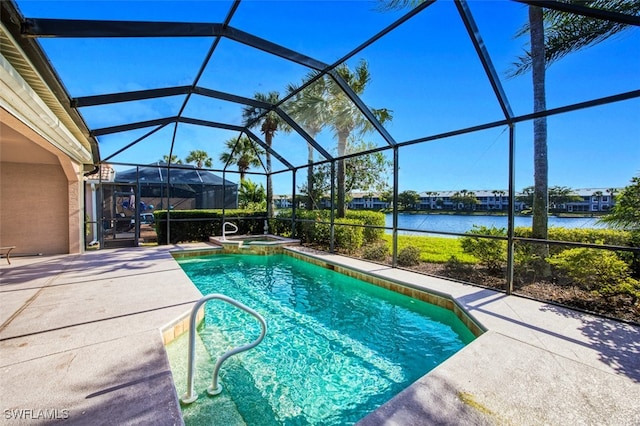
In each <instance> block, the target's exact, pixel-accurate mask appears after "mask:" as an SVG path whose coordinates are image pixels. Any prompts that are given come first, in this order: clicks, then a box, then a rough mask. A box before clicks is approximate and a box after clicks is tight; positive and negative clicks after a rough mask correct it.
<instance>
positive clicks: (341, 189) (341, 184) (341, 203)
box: [336, 132, 349, 218]
mask: <svg viewBox="0 0 640 426" xmlns="http://www.w3.org/2000/svg"><path fill="white" fill-rule="evenodd" d="M348 137H349V132H346V133H345V132H339V133H338V157H342V156H343V155H344V154H345V152H346V150H347V138H348ZM337 173H338V175H337V176H336V180H337V182H336V186H337V187H338V209H337V217H339V218H343V217H345V215H346V211H345V204H346V189H345V178H346V172H345V168H344V159H340V160H338V171H337Z"/></svg>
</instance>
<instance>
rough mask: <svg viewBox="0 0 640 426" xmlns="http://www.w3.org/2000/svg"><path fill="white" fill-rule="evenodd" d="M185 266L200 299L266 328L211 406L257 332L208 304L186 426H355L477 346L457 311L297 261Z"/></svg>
mask: <svg viewBox="0 0 640 426" xmlns="http://www.w3.org/2000/svg"><path fill="white" fill-rule="evenodd" d="M179 263H180V265H181V267H182V268H183V269H184V271H185V272H186V273H187V274H188V275H189V277H190V278H191V280H192V281H193V282H194V284H195V285H196V286H197V287H198V289H199V290H200V291H201V292H202V294H209V293H221V294H224V295H226V296H229V297H232V298H234V299H236V300H238V301H240V302H242V303H244V304H245V305H247V306H249V307H251V308H253V309H255V310H256V311H257V312H259V313H260V314H261V315H262V316H263V317H264V318H265V320H266V322H267V326H268V331H267V335H266V337H265V339H264V341H263V342H262V343H261V344H260V345H259V346H258V347H256V348H254V349H252V350H250V351H248V352H244V353H242V354H240V355H237V356H234V357H232V358H230V359H229V360H227V361H226V362H225V364H223V366H222V369H221V371H220V382H221V383H222V386H223V393H222V395H220V396H218V397H208V396H206V394H205V392H204V390H205V388H206V385H208V384H209V382H210V380H211V371H212V363H215V360H216V359H217V357H218V356H219V355H222V353H224V352H225V351H226V350H228V349H230V348H231V347H235V346H238V345H241V344H245V343H248V342H250V341H252V340H253V339H255V338H256V337H257V336H258V335H259V334H260V327H259V324H258V322H257V321H256V319H255V318H253V317H251V316H249V315H248V314H246V313H244V312H242V311H240V310H239V309H237V308H235V307H233V306H231V305H228V304H226V303H224V302H221V301H210V302H208V303H207V304H206V305H205V306H206V321H205V324H204V325H203V326H202V327H201V328H200V329H199V335H200V338H201V343H202V347H201V349H200V353H198V356H197V359H196V361H197V363H198V367H197V369H198V370H199V372H198V376H196V377H197V380H196V392H198V393H199V394H200V395H201V396H200V399H198V401H196V402H195V403H194V404H192V405H191V406H188V407H184V408H183V413H184V418H185V422H186V423H187V424H199V423H202V424H224V425H229V424H247V425H252V426H253V425H277V424H287V425H304V424H313V425H345V424H353V423H355V422H357V421H358V420H360V419H362V418H363V417H364V416H366V415H367V414H369V413H370V412H372V411H374V410H375V409H376V408H378V407H379V406H380V405H382V404H383V403H384V402H386V401H388V400H389V399H391V398H392V397H393V396H395V395H396V394H397V393H399V392H400V391H401V390H403V389H404V388H406V387H407V386H409V385H410V384H411V383H412V382H414V381H415V380H417V379H418V378H419V377H421V376H423V375H424V374H426V373H427V372H428V371H430V370H431V369H433V368H434V367H436V366H437V365H438V364H440V363H441V362H442V361H444V360H445V359H447V358H448V357H450V356H451V355H453V354H454V353H455V352H457V351H458V350H460V349H461V348H462V347H464V346H465V345H466V344H467V343H469V342H471V341H472V340H473V339H474V336H473V334H472V333H471V332H470V331H469V330H468V329H467V328H466V327H465V326H464V324H463V323H462V322H461V321H460V320H459V319H458V318H457V317H456V316H455V315H454V314H453V312H451V311H449V310H446V309H443V308H440V307H437V306H434V305H430V304H428V303H424V302H421V301H418V300H415V299H411V298H409V297H406V296H403V295H400V294H397V293H395V292H392V291H389V290H385V289H382V288H379V287H376V286H373V285H370V284H368V283H365V282H362V281H359V280H356V279H354V278H350V277H347V276H345V275H342V274H339V273H336V272H334V271H331V270H329V269H326V268H322V267H319V266H315V265H312V264H310V263H307V262H304V261H300V260H297V259H294V258H291V257H290V256H286V255H270V256H258V255H213V256H204V257H197V258H188V259H182V260H180V261H179ZM182 340H184V339H182ZM172 345H173V344H172ZM177 345H178V346H180V345H181V346H184V348H186V345H185V344H181V343H180V342H177ZM170 346H171V345H170ZM184 350H186V349H184ZM180 351H182V349H180ZM173 352H176V350H174V351H173ZM182 352H183V351H182ZM169 353H170V357H172V355H171V353H172V351H171V350H169ZM209 357H210V359H209ZM186 358H187V357H186V353H184V355H183V358H182V359H183V362H184V363H186ZM203 358H204V360H203ZM175 362H176V360H175V359H174V360H172V368H173V365H174V364H175ZM203 363H208V365H203ZM203 375H204V377H202V376H203ZM174 376H176V373H175V372H174ZM180 381H181V380H180V379H176V383H177V384H176V386H177V387H178V389H177V391H178V394H180V395H182V394H183V393H184V391H185V389H186V388H185V387H184V385H183V384H181V383H179V382H180ZM198 382H201V383H202V384H198ZM180 386H183V387H180ZM218 398H219V399H218ZM216 399H218V401H216ZM226 411H229V412H227V413H226V414H225V412H226ZM231 412H232V413H231Z"/></svg>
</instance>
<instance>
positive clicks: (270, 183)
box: [264, 131, 275, 218]
mask: <svg viewBox="0 0 640 426" xmlns="http://www.w3.org/2000/svg"><path fill="white" fill-rule="evenodd" d="M264 139H265V142H266V144H267V146H268V147H269V148H271V143H272V142H273V133H272V132H269V131H268V132H265V134H264ZM265 159H266V163H267V164H266V167H267V217H269V218H272V217H273V211H274V209H275V206H274V204H273V180H272V177H271V153H270V152H269V151H267V153H266V156H265Z"/></svg>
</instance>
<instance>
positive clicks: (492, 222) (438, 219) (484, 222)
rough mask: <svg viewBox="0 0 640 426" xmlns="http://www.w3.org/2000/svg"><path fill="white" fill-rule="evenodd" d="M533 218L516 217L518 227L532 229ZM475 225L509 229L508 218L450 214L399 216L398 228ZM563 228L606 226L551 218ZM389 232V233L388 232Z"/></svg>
mask: <svg viewBox="0 0 640 426" xmlns="http://www.w3.org/2000/svg"><path fill="white" fill-rule="evenodd" d="M531 221H532V218H531V216H516V217H515V225H516V227H519V226H524V227H531ZM392 224H393V216H392V215H391V214H390V213H389V214H387V215H386V226H387V227H391V226H392ZM473 225H478V226H486V227H489V228H490V227H492V226H494V227H496V228H505V229H506V227H507V216H472V215H449V214H408V213H407V214H405V213H401V214H399V215H398V228H406V229H417V230H423V231H439V232H455V233H464V232H467V231H469V230H471V228H472V227H473ZM554 226H555V227H562V228H606V227H607V226H606V225H604V224H600V223H598V219H597V218H593V217H577V218H573V217H555V216H550V217H549V227H554ZM387 232H389V231H387ZM399 233H401V234H414V232H410V231H400V232H399ZM415 234H422V233H415Z"/></svg>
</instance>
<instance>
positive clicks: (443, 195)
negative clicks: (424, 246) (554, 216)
mask: <svg viewBox="0 0 640 426" xmlns="http://www.w3.org/2000/svg"><path fill="white" fill-rule="evenodd" d="M621 189H622V188H579V189H572V190H571V192H570V193H569V194H568V196H569V198H571V200H569V201H567V200H564V201H563V202H553V201H554V200H552V199H551V198H550V200H549V201H550V202H549V210H551V211H554V212H559V213H563V212H565V213H585V212H606V211H609V210H610V209H611V207H613V206H614V204H615V194H617V193H619V192H620V190H621ZM507 194H508V192H507V191H506V190H475V191H424V192H421V193H418V195H419V201H418V203H417V204H415V205H413V206H411V208H412V209H414V210H426V211H428V210H442V211H455V210H467V211H468V210H473V211H488V212H489V211H507V209H508V208H509V196H508V195H507ZM350 195H351V197H350V201H349V202H348V203H347V207H348V208H349V209H351V210H383V209H389V208H391V203H390V202H389V201H386V200H385V199H384V198H383V197H382V196H381V194H375V193H365V192H352V193H351V194H350ZM463 196H466V197H469V198H470V199H474V198H475V203H471V204H469V203H467V204H465V203H464V202H463V201H461V197H463ZM525 199H526V194H525V193H523V192H518V193H516V202H515V209H516V211H522V210H525V209H529V208H531V206H530V205H528V204H527V202H526V201H524V200H525ZM274 201H275V203H276V207H278V208H291V206H292V200H291V197H288V196H286V195H280V196H279V197H276V199H275V200H274ZM317 205H318V207H320V208H329V207H330V206H331V202H330V199H329V197H328V196H327V197H325V198H323V199H322V200H320V201H319V202H318V203H317Z"/></svg>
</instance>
